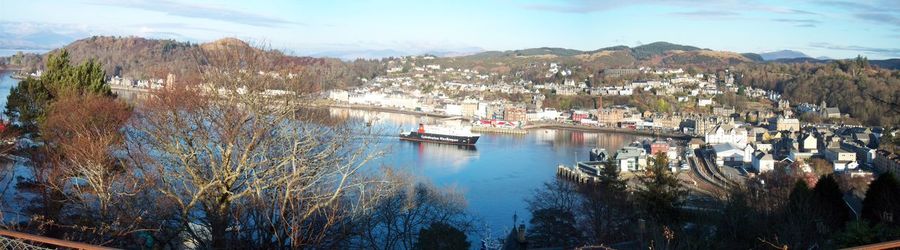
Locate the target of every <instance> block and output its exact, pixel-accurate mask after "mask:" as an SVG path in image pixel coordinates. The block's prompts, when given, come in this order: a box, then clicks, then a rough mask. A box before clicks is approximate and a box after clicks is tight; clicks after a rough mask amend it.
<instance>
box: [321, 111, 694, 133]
mask: <svg viewBox="0 0 900 250" xmlns="http://www.w3.org/2000/svg"><path fill="white" fill-rule="evenodd" d="M322 106H324V107H328V108H344V109H355V110H364V111H376V112H385V113H394V114H404V115H416V116H430V117H436V118H450V117H453V116H449V115H444V114H437V113H428V112H422V111H411V110H403V109H397V108H389V107H376V106H368V105H354V104H336V103H331V104H324V105H322ZM464 120H467V121H470V120H469V119H465V118H464ZM524 129H525V130H536V129H556V130H568V131H578V132H591V133H620V134H630V135H642V136H661V137H669V138H672V139H677V140H685V141H687V140H690V139H691V138H693V137H691V136H689V135H683V134H673V133H668V132H654V131H645V130H634V129H623V128H608V127H588V126H580V125H570V124H561V123H560V124H557V123H536V124H529V125H526V126H525V127H524Z"/></svg>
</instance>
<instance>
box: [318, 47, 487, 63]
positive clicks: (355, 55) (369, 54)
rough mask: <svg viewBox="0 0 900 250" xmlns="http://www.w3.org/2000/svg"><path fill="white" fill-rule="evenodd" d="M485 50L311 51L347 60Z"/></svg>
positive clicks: (473, 48)
mask: <svg viewBox="0 0 900 250" xmlns="http://www.w3.org/2000/svg"><path fill="white" fill-rule="evenodd" d="M482 51H484V50H483V49H481V48H478V47H466V48H459V49H452V50H395V49H374V50H331V51H322V52H316V53H311V54H309V56H312V57H331V58H338V59H341V60H345V61H350V60H356V59H360V58H361V59H380V58H388V57H402V56H418V55H434V56H440V57H453V56H467V55H472V54H476V53H478V52H482Z"/></svg>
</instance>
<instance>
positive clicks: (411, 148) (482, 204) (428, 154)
mask: <svg viewBox="0 0 900 250" xmlns="http://www.w3.org/2000/svg"><path fill="white" fill-rule="evenodd" d="M329 113H330V114H331V116H333V117H336V118H341V119H345V120H347V121H354V122H359V123H361V124H371V127H370V129H373V130H374V131H379V132H378V133H380V134H381V135H384V136H380V137H378V138H380V140H379V143H378V144H379V145H378V146H379V147H381V148H382V149H385V150H386V151H387V154H386V155H385V157H383V158H382V159H379V160H377V161H376V162H373V163H372V164H371V165H374V166H389V167H393V168H399V169H403V170H408V171H410V172H412V173H413V174H414V175H418V176H421V177H424V178H427V179H429V180H431V181H433V182H435V183H437V184H439V185H443V186H453V187H456V189H457V190H461V191H463V192H464V194H465V196H466V200H467V201H468V205H469V209H470V212H471V213H472V214H474V215H476V216H478V217H479V218H481V219H482V220H483V221H484V223H485V224H486V226H488V227H490V229H491V230H493V232H494V235H498V234H505V233H506V232H508V231H506V230H508V227H509V226H510V225H512V215H513V214H514V213H515V214H518V215H520V218H522V219H523V220H524V221H528V219H529V217H530V215H528V212H527V210H526V204H525V201H524V200H525V199H526V198H528V197H530V196H531V195H532V194H533V192H534V190H535V189H537V188H539V187H541V185H542V184H543V183H544V182H546V181H549V180H552V179H553V178H555V174H556V166H557V165H558V164H573V163H574V162H575V161H577V160H586V159H587V158H588V151H589V150H590V149H591V148H593V147H603V148H606V149H607V150H609V151H610V152H613V151H615V150H618V149H619V148H621V147H622V146H624V145H626V144H628V143H630V142H633V141H635V140H638V139H640V138H638V137H636V136H633V135H625V134H605V133H586V132H577V131H565V130H550V129H539V130H530V131H529V133H528V134H526V135H507V134H482V136H481V138H480V139H479V140H478V144H476V148H466V147H459V146H455V145H444V144H436V143H427V142H408V141H400V140H399V138H398V137H397V135H398V133H399V131H400V130H402V129H407V130H408V129H412V128H415V127H416V126H417V124H418V123H420V122H424V123H433V122H436V121H437V119H435V118H433V117H416V116H413V115H404V114H393V113H380V112H372V111H362V110H348V109H339V108H332V109H330V112H329Z"/></svg>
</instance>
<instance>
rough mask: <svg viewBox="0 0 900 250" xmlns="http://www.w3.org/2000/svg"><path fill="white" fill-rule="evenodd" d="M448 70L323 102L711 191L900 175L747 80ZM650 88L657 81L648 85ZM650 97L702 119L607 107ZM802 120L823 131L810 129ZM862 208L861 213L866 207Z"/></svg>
mask: <svg viewBox="0 0 900 250" xmlns="http://www.w3.org/2000/svg"><path fill="white" fill-rule="evenodd" d="M437 59H438V58H435V57H434V56H409V57H401V58H392V59H387V60H383V63H384V66H385V67H384V68H385V70H384V72H382V74H380V75H379V76H376V77H374V78H372V79H360V81H361V83H362V84H361V85H360V86H358V87H354V88H350V89H331V90H326V91H323V92H322V93H321V94H320V97H321V99H322V100H323V101H324V102H323V103H326V104H325V105H327V106H330V107H341V108H356V109H367V110H375V111H379V112H399V113H405V114H413V115H423V116H432V117H441V118H457V119H461V120H463V121H466V123H467V125H465V127H466V128H467V129H471V131H472V132H482V133H507V134H513V135H515V134H524V133H527V132H528V130H530V129H539V128H553V129H567V130H576V131H585V132H611V133H631V134H636V135H641V136H644V137H645V138H646V139H644V140H643V141H638V142H634V143H630V144H628V145H623V146H624V147H623V148H622V149H620V150H617V151H614V152H612V154H610V155H608V156H607V157H609V158H612V159H614V160H615V162H616V163H617V164H619V166H622V167H620V168H619V169H620V171H621V172H622V173H624V174H635V173H640V172H642V171H643V170H644V168H646V167H647V165H648V162H649V160H648V159H651V160H652V158H653V157H656V156H657V155H665V157H667V158H668V162H669V164H670V169H671V171H672V172H676V173H677V172H684V176H683V178H684V179H685V180H686V181H688V182H690V183H693V188H695V189H698V190H701V191H717V190H726V189H727V188H728V187H727V185H725V183H744V182H746V181H748V180H750V181H752V180H754V179H753V178H754V176H756V175H759V174H762V173H766V172H770V171H775V170H778V171H784V172H787V173H790V174H793V175H799V176H804V178H808V179H811V180H814V179H816V178H817V177H818V176H820V175H822V174H825V173H835V174H839V175H846V176H848V178H853V179H868V180H871V179H872V178H873V174H876V173H877V174H881V173H888V172H898V171H900V156H898V155H897V154H895V153H894V152H892V151H889V150H884V149H879V148H880V147H879V141H880V138H882V137H883V136H884V135H885V134H890V135H891V136H893V135H896V133H897V132H898V131H897V128H882V127H866V126H862V125H852V124H843V121H845V120H847V118H850V117H849V115H848V114H845V113H842V112H841V110H839V109H838V108H836V107H834V106H829V105H828V103H826V102H825V101H822V102H821V103H818V104H812V103H799V104H796V103H792V102H791V101H790V100H787V99H784V98H782V95H781V94H780V93H777V92H774V91H766V90H762V89H755V88H753V87H751V86H743V85H740V84H737V83H735V77H737V75H735V74H734V73H732V72H728V71H727V70H725V71H724V72H706V73H694V74H690V73H688V72H687V71H685V70H684V69H681V68H675V69H670V68H648V67H641V68H636V69H624V68H614V69H603V70H601V71H600V72H598V74H596V75H588V77H587V78H584V79H579V78H576V77H575V74H573V71H579V69H578V68H577V67H570V66H566V65H564V64H562V63H552V62H550V63H543V64H534V65H532V67H533V68H537V69H538V70H539V71H540V72H542V73H543V74H545V75H544V77H545V78H548V79H559V80H558V81H529V80H524V79H523V78H521V77H515V76H516V75H522V72H518V73H516V72H513V73H510V74H508V75H501V74H498V73H495V72H484V71H479V70H477V69H469V68H453V67H448V66H444V65H441V64H439V63H438V62H437ZM259 74H260V75H270V76H272V77H288V78H293V77H294V74H284V75H281V74H279V73H276V72H259ZM32 75H36V76H39V75H40V72H35V73H32ZM717 75H719V76H724V77H717ZM620 76H632V78H634V77H637V79H638V80H632V81H627V82H624V83H621V84H616V85H612V86H609V85H606V86H589V84H588V83H590V82H591V81H592V80H593V79H591V78H594V77H597V78H600V77H620ZM648 76H649V77H651V78H653V80H641V79H640V77H648ZM174 81H175V76H174V75H171V74H170V75H169V76H168V77H167V78H166V79H140V80H137V79H130V78H121V77H118V76H114V77H112V78H110V79H109V84H110V86H112V87H113V89H118V90H122V91H124V92H123V93H124V94H128V91H145V90H152V89H161V88H164V87H165V86H166V85H167V84H168V85H171V84H173V82H174ZM267 92H272V93H275V92H278V93H281V94H287V93H289V92H285V91H278V90H268V91H267ZM639 94H640V95H653V96H666V97H673V98H674V99H675V100H677V101H678V102H679V103H681V104H682V105H684V106H691V107H693V108H694V109H693V110H694V112H653V111H652V110H640V109H638V107H635V106H629V105H627V104H626V105H622V104H606V103H604V101H603V100H604V99H607V100H609V99H612V98H616V97H618V98H630V97H634V96H635V95H639ZM510 95H516V96H519V97H521V96H524V97H525V98H518V99H519V100H518V101H513V100H510V99H508V98H504V97H503V96H510ZM548 95H555V96H577V97H585V98H590V99H593V100H594V102H593V104H594V106H593V107H575V108H569V109H562V108H559V107H547V106H546V105H545V104H544V103H545V100H546V99H547V96H548ZM724 95H740V96H743V97H746V98H747V99H749V100H753V104H756V105H750V106H749V107H735V106H727V105H725V104H722V103H718V102H717V101H716V100H719V99H721V97H722V96H724ZM522 99H524V100H522ZM763 104H765V105H763ZM801 116H803V117H804V118H808V117H815V118H816V119H815V120H817V121H821V122H817V123H816V122H807V121H803V122H801V119H800V117H801ZM601 150H605V149H601ZM660 153H661V154H660ZM604 154H606V153H604ZM584 160H585V161H583V162H577V163H574V164H573V163H560V166H559V168H560V170H559V171H558V173H561V176H568V177H570V178H571V179H574V180H577V181H586V180H591V179H595V178H596V172H597V170H598V169H599V168H600V165H602V164H601V163H596V162H597V160H598V159H590V161H588V159H584ZM606 160H607V159H606V158H603V161H606ZM591 162H595V163H593V165H591ZM603 164H605V163H603ZM569 165H571V166H569ZM848 198H849V199H854V197H848ZM859 198H860V197H856V198H855V199H856V200H855V203H854V202H851V203H850V204H857V203H859ZM856 212H858V211H856Z"/></svg>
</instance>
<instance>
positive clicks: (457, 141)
mask: <svg viewBox="0 0 900 250" xmlns="http://www.w3.org/2000/svg"><path fill="white" fill-rule="evenodd" d="M400 140H404V141H419V142H434V143H443V144H453V145H468V146H474V145H475V143H476V142H478V136H454V135H442V134H431V133H419V132H415V131H413V132H410V133H406V134H400Z"/></svg>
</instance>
